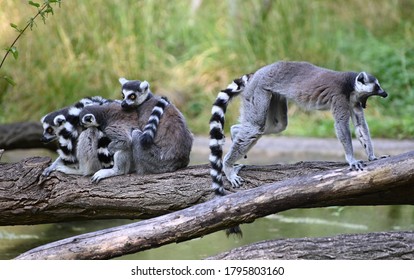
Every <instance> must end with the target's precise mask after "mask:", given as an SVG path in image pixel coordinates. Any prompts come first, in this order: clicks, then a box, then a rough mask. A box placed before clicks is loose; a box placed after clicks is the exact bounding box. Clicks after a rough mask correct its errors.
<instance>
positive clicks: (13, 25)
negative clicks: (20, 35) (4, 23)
mask: <svg viewBox="0 0 414 280" xmlns="http://www.w3.org/2000/svg"><path fill="white" fill-rule="evenodd" d="M10 26H11V27H12V28H13V29H15V30H16V31H17V32H22V30H21V29H20V28H18V27H17V25H16V24H14V23H10Z"/></svg>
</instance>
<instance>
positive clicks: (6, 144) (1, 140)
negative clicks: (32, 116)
mask: <svg viewBox="0 0 414 280" xmlns="http://www.w3.org/2000/svg"><path fill="white" fill-rule="evenodd" d="M42 132H43V128H42V125H41V124H40V123H36V122H19V123H11V124H3V125H0V148H2V149H4V150H13V149H30V148H45V149H49V150H54V151H56V143H50V144H47V145H45V144H44V143H42V142H41V141H40V138H41V137H42Z"/></svg>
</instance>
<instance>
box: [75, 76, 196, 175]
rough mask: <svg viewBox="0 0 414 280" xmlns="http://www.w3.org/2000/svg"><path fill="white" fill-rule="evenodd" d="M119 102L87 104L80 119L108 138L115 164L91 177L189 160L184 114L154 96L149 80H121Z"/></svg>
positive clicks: (168, 167)
mask: <svg viewBox="0 0 414 280" xmlns="http://www.w3.org/2000/svg"><path fill="white" fill-rule="evenodd" d="M120 82H121V84H122V95H123V98H124V100H123V101H122V103H121V105H119V104H117V105H106V106H88V107H87V108H85V109H84V110H82V112H81V114H80V119H81V123H82V125H84V126H85V127H97V128H98V129H100V130H101V131H103V132H104V134H105V135H106V136H108V138H109V139H110V141H111V142H110V144H109V147H108V148H109V151H110V152H111V153H112V154H113V155H114V166H113V168H111V169H102V170H99V171H98V172H96V173H95V174H94V175H93V176H92V181H94V182H98V181H100V180H102V179H104V178H107V177H112V176H116V175H122V174H126V173H130V172H133V171H135V172H136V173H137V174H140V175H142V174H149V173H164V172H172V171H175V170H177V169H179V168H183V167H186V166H187V165H188V164H189V161H190V151H191V147H192V142H193V136H192V134H191V132H190V131H189V130H188V127H187V125H186V122H185V119H184V117H183V115H182V114H181V113H180V112H179V111H178V109H177V108H176V107H175V106H174V105H173V104H171V103H170V102H169V101H168V100H167V99H166V98H159V97H156V96H154V95H153V94H152V93H151V92H150V90H149V84H148V82H146V81H144V82H140V81H128V80H126V79H124V78H121V79H120Z"/></svg>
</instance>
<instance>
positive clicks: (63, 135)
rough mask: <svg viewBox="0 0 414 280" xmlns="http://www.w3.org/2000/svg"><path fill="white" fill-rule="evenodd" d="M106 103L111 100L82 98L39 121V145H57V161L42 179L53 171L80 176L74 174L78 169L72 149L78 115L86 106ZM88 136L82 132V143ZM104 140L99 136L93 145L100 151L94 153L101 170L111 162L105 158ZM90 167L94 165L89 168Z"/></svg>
mask: <svg viewBox="0 0 414 280" xmlns="http://www.w3.org/2000/svg"><path fill="white" fill-rule="evenodd" d="M108 102H112V100H108V99H105V98H102V97H100V96H94V97H86V98H83V99H81V100H80V101H78V102H76V103H75V104H73V105H72V106H68V107H65V108H62V109H59V110H57V111H54V112H51V113H49V114H47V115H45V116H44V117H42V119H41V120H40V121H41V123H42V126H43V136H42V138H41V141H42V142H44V143H49V142H51V141H55V140H57V141H58V149H57V153H58V157H57V159H56V160H55V161H54V162H53V163H52V164H51V165H50V166H49V167H47V168H46V169H45V170H44V171H43V173H42V175H43V176H48V175H49V174H50V173H51V172H52V171H55V170H58V171H62V172H65V173H72V174H83V173H82V172H79V170H78V171H76V169H78V167H79V161H78V156H77V149H76V147H77V145H78V138H79V137H80V135H81V134H82V133H81V127H80V125H79V114H80V112H81V110H82V109H83V108H84V107H86V106H91V105H94V104H97V105H102V104H105V103H108ZM89 133H92V132H89V131H88V132H86V133H85V135H84V137H83V138H82V139H85V140H86V139H88V138H87V137H86V136H87V134H89ZM90 136H92V135H90ZM105 138H106V137H105V136H104V135H99V137H98V140H97V141H98V142H100V143H101V145H102V147H101V149H99V150H95V151H96V152H97V154H96V155H95V157H98V159H99V161H100V163H97V165H99V166H101V165H102V166H104V167H105V166H108V165H110V164H111V158H108V151H107V147H105V146H104V144H105V143H106V142H105V141H106V140H105ZM83 162H85V161H83ZM93 165H94V164H92V165H91V166H93ZM99 169H100V168H99ZM89 172H91V171H89ZM84 175H88V174H84Z"/></svg>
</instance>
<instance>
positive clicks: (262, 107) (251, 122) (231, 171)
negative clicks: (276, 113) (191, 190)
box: [223, 87, 272, 187]
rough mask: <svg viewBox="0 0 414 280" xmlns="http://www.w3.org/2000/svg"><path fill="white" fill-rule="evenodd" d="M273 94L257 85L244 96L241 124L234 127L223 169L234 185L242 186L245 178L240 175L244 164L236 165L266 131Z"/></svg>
mask: <svg viewBox="0 0 414 280" xmlns="http://www.w3.org/2000/svg"><path fill="white" fill-rule="evenodd" d="M271 98H272V94H271V93H270V92H268V91H266V90H264V89H262V88H259V87H256V88H255V90H254V92H253V94H251V95H250V96H247V97H245V96H243V110H242V114H241V117H240V124H238V125H235V126H233V127H232V138H233V143H232V145H231V147H230V151H229V152H228V153H227V154H226V156H225V157H224V163H223V171H224V173H225V174H226V177H227V179H228V180H229V181H230V183H231V184H232V186H233V187H240V186H241V184H242V183H243V179H242V178H241V177H240V176H238V173H239V171H240V169H241V168H242V167H243V166H242V165H234V164H235V163H236V162H237V161H238V160H240V159H241V158H243V157H244V156H245V155H246V154H247V152H248V151H249V150H250V149H251V148H252V147H253V146H254V145H255V144H256V142H257V141H258V140H259V138H260V137H261V136H262V135H263V133H264V131H265V125H266V118H267V112H268V110H269V104H270V100H271Z"/></svg>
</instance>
